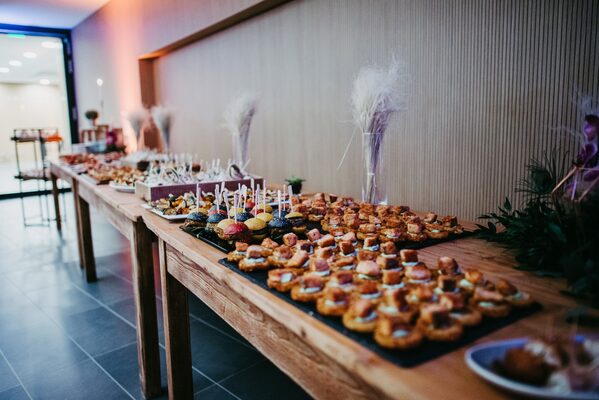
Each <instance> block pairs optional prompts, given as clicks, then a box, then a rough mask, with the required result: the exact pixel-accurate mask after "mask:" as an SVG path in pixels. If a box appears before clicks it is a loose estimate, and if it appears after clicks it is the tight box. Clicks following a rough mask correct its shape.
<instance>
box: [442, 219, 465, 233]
mask: <svg viewBox="0 0 599 400" xmlns="http://www.w3.org/2000/svg"><path fill="white" fill-rule="evenodd" d="M441 222H442V223H443V229H445V230H446V231H448V232H449V233H454V234H456V235H459V234H460V233H462V232H464V228H462V226H461V225H459V224H458V219H457V217H456V216H454V215H447V216H445V217H443V219H442V220H441Z"/></svg>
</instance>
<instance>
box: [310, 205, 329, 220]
mask: <svg viewBox="0 0 599 400" xmlns="http://www.w3.org/2000/svg"><path fill="white" fill-rule="evenodd" d="M326 211H327V210H326V208H325V207H324V206H312V208H310V213H309V214H308V221H312V222H321V221H322V220H323V218H324V215H325V214H326Z"/></svg>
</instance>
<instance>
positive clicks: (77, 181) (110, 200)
mask: <svg viewBox="0 0 599 400" xmlns="http://www.w3.org/2000/svg"><path fill="white" fill-rule="evenodd" d="M50 175H51V180H52V193H53V195H54V208H55V213H56V227H57V229H59V230H60V229H61V218H60V206H59V201H58V189H57V180H58V179H63V180H65V181H67V182H68V183H69V184H70V185H71V187H72V191H73V196H74V203H75V217H76V218H75V220H76V225H77V242H78V247H79V258H80V264H81V266H82V268H83V269H85V275H86V278H87V281H88V282H94V281H96V280H97V274H96V263H95V258H94V250H93V242H92V230H91V221H90V214H89V207H90V206H92V207H94V208H96V209H97V210H98V211H100V212H101V213H102V215H104V216H105V217H106V218H107V219H108V220H109V221H110V223H111V224H112V225H113V226H114V227H115V228H116V229H117V230H118V231H119V232H120V233H122V234H123V235H124V236H125V237H126V238H127V239H129V241H130V243H131V259H132V261H133V263H132V264H133V266H132V275H133V276H132V281H133V289H134V290H133V292H134V298H135V308H136V330H137V350H138V363H139V371H140V382H141V389H142V392H143V393H144V395H145V396H146V398H151V397H155V396H158V395H160V394H161V391H162V388H161V384H160V352H159V347H158V346H159V343H158V320H157V314H156V291H155V288H154V260H153V255H152V254H153V253H152V242H153V241H154V240H155V237H154V235H153V234H152V232H151V231H150V230H148V229H147V227H146V225H145V223H144V221H143V218H142V216H143V214H145V212H144V211H145V210H144V209H143V208H142V207H141V205H142V204H143V201H142V200H141V199H138V198H137V197H135V196H134V195H132V194H129V193H120V192H117V191H115V190H114V189H112V188H110V187H108V186H106V185H96V184H95V183H94V181H93V180H91V179H90V178H89V177H88V176H87V175H78V174H76V173H74V172H73V170H72V169H71V168H69V167H68V166H65V165H61V164H57V163H51V165H50Z"/></svg>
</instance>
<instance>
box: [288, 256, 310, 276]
mask: <svg viewBox="0 0 599 400" xmlns="http://www.w3.org/2000/svg"><path fill="white" fill-rule="evenodd" d="M309 263H310V256H309V255H308V252H306V251H304V250H298V251H296V252H295V254H294V255H293V256H292V257H291V258H290V259H289V260H288V261H287V264H286V265H285V266H286V268H293V269H294V270H295V271H296V272H297V273H298V274H303V273H304V271H306V270H307V269H308V265H309Z"/></svg>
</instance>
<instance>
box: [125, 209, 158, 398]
mask: <svg viewBox="0 0 599 400" xmlns="http://www.w3.org/2000/svg"><path fill="white" fill-rule="evenodd" d="M152 238H153V234H152V232H150V231H149V230H148V228H147V227H146V225H145V224H144V223H143V221H141V220H139V221H135V222H133V223H132V233H131V257H132V259H133V271H132V273H133V289H134V292H135V308H136V321H137V324H136V326H137V358H138V363H139V378H140V381H141V390H142V392H143V394H144V396H145V397H146V398H152V397H157V396H159V395H160V394H161V392H162V387H161V384H160V350H159V347H158V321H157V318H156V291H155V288H154V263H153V257H152Z"/></svg>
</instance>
